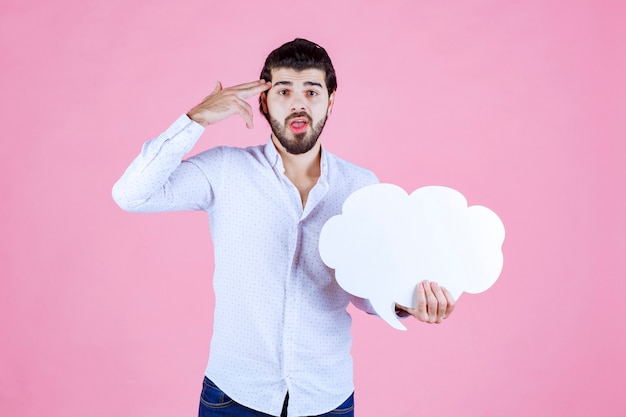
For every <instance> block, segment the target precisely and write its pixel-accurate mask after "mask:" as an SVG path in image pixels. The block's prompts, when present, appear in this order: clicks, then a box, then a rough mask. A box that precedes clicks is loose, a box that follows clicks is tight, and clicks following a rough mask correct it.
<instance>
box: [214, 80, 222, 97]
mask: <svg viewBox="0 0 626 417" xmlns="http://www.w3.org/2000/svg"><path fill="white" fill-rule="evenodd" d="M221 89H222V83H221V82H219V81H218V82H216V83H215V88H214V89H213V91H212V92H211V94H213V93H217V92H218V91H220V90H221Z"/></svg>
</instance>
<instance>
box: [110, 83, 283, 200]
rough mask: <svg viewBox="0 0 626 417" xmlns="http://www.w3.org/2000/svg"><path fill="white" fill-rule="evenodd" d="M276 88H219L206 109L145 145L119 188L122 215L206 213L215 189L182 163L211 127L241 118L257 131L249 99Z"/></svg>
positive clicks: (116, 196)
mask: <svg viewBox="0 0 626 417" xmlns="http://www.w3.org/2000/svg"><path fill="white" fill-rule="evenodd" d="M270 87H271V83H269V82H265V81H263V80H258V81H253V82H250V83H245V84H240V85H236V86H233V87H228V88H224V89H223V88H222V85H221V84H220V83H219V82H218V83H217V84H216V86H215V89H214V90H213V92H212V93H211V94H210V95H208V96H207V97H205V99H204V100H203V101H202V102H201V103H200V104H198V105H197V106H195V107H194V108H192V109H191V110H190V111H189V113H187V114H186V115H183V116H181V117H179V118H178V120H176V122H174V124H172V126H170V127H169V128H168V129H167V130H166V131H165V132H164V133H163V134H161V135H159V137H157V138H155V139H152V140H150V141H148V142H146V143H145V144H144V146H143V148H142V150H141V153H140V154H139V156H137V158H135V160H134V161H133V162H132V164H131V165H130V166H129V167H128V169H127V170H126V172H124V175H122V177H121V178H120V179H119V180H118V181H117V183H116V184H115V185H114V186H113V199H114V200H115V202H116V203H117V204H118V205H119V206H120V207H121V208H122V209H124V210H127V211H135V212H151V211H174V210H200V209H204V208H206V206H207V205H208V204H209V200H210V197H211V196H210V193H211V190H210V184H208V180H207V178H206V177H205V176H204V173H203V172H202V171H201V170H200V169H199V168H198V167H197V166H196V165H194V164H193V163H191V162H185V161H182V158H183V156H184V155H185V154H186V153H187V152H189V151H190V150H191V148H193V146H194V144H195V143H196V142H197V140H198V139H199V137H200V135H201V134H202V132H203V131H204V127H205V126H207V125H209V124H213V123H217V122H219V121H221V120H223V119H225V118H227V117H230V116H232V115H235V114H239V115H240V116H241V117H242V118H243V119H244V120H245V122H246V125H247V126H248V128H252V126H253V125H252V114H253V113H252V108H251V107H250V105H249V104H248V103H247V102H246V101H245V99H247V98H250V97H252V96H255V95H257V94H259V93H260V92H262V91H266V90H268V89H269V88H270ZM181 161H182V162H181ZM199 184H203V185H199Z"/></svg>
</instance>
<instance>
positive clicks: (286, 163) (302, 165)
mask: <svg viewBox="0 0 626 417" xmlns="http://www.w3.org/2000/svg"><path fill="white" fill-rule="evenodd" d="M272 142H274V146H275V147H276V150H278V154H279V155H280V157H281V158H282V160H283V167H284V168H285V175H287V177H288V178H292V179H293V178H302V177H309V178H315V179H317V178H319V176H320V160H321V150H322V145H321V144H320V141H319V140H318V141H317V142H315V145H314V146H313V148H311V149H310V150H309V151H308V152H305V153H302V154H298V155H294V154H292V153H289V152H287V150H285V148H284V147H283V146H282V145H281V144H280V142H279V141H278V139H277V138H276V137H275V136H274V135H273V134H272Z"/></svg>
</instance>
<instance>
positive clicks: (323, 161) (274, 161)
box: [263, 136, 328, 178]
mask: <svg viewBox="0 0 626 417" xmlns="http://www.w3.org/2000/svg"><path fill="white" fill-rule="evenodd" d="M321 149H322V150H321V152H322V157H321V158H320V178H326V176H327V175H328V155H327V152H326V151H325V150H324V145H323V144H322V146H321ZM263 153H264V154H265V158H267V162H269V164H270V166H271V167H272V168H273V169H275V170H276V171H277V172H279V173H281V174H284V173H285V167H284V166H283V159H282V158H281V157H280V154H279V153H278V150H277V149H276V146H275V145H274V142H273V141H272V137H271V136H270V138H269V140H268V141H267V143H266V144H265V147H264V149H263Z"/></svg>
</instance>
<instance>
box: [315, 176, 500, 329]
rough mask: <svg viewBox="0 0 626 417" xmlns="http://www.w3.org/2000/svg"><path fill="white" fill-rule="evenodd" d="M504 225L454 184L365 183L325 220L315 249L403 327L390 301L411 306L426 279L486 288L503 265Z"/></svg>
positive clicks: (342, 281) (344, 283)
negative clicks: (414, 187)
mask: <svg viewBox="0 0 626 417" xmlns="http://www.w3.org/2000/svg"><path fill="white" fill-rule="evenodd" d="M503 242H504V225H503V224H502V221H501V220H500V218H499V217H498V216H497V215H496V214H495V213H494V212H493V211H491V210H489V209H488V208H486V207H483V206H471V207H468V206H467V200H466V199H465V197H463V195H462V194H461V193H459V192H458V191H456V190H453V189H452V188H447V187H439V186H430V187H423V188H419V189H417V190H415V191H414V192H413V193H411V195H408V194H407V193H406V192H405V191H404V190H403V189H402V188H400V187H398V186H396V185H393V184H375V185H370V186H368V187H364V188H362V189H360V190H358V191H356V192H354V193H353V194H352V195H350V196H349V197H348V199H347V200H346V201H345V202H344V205H343V211H342V214H340V215H337V216H334V217H332V218H330V219H329V220H328V222H327V223H326V224H325V225H324V227H323V228H322V232H321V234H320V242H319V250H320V255H321V257H322V260H323V261H324V263H325V264H326V265H328V266H329V267H331V268H334V269H335V277H336V279H337V282H338V283H339V285H340V286H341V287H342V288H343V289H344V290H346V291H347V292H349V293H350V294H353V295H355V296H357V297H361V298H366V299H369V300H370V302H371V303H372V306H373V307H374V309H375V310H376V312H377V313H378V315H379V316H380V317H381V318H383V319H384V320H385V321H387V323H389V324H390V325H391V326H393V327H395V328H396V329H401V330H406V328H405V327H404V326H403V325H402V324H401V323H400V321H399V320H398V317H397V316H396V314H395V303H398V304H401V305H404V306H407V307H415V287H416V285H417V284H418V283H419V282H421V281H423V280H425V279H427V280H430V281H436V282H437V283H439V285H441V286H443V287H445V288H447V289H448V290H449V291H450V293H451V294H452V296H453V297H454V298H455V299H457V298H458V297H459V296H460V295H461V293H462V292H468V293H473V294H475V293H479V292H483V291H486V290H487V289H488V288H489V287H491V285H493V283H494V282H495V281H496V279H498V276H499V275H500V272H501V271H502V263H503V257H502V243H503Z"/></svg>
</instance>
